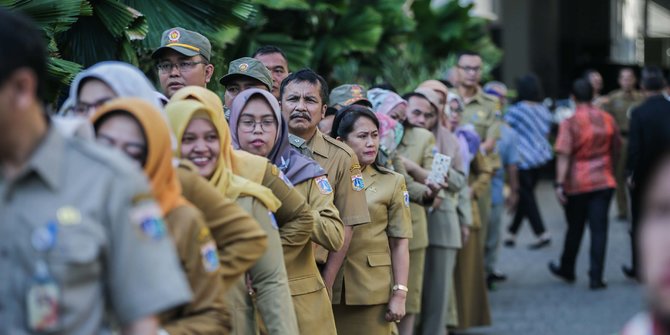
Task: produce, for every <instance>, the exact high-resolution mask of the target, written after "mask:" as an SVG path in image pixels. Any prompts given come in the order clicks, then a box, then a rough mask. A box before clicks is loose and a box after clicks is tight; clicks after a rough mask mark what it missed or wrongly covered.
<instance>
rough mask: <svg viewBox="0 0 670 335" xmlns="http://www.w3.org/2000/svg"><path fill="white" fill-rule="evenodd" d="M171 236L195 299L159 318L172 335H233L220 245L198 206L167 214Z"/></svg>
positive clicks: (166, 221)
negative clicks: (226, 307) (213, 236)
mask: <svg viewBox="0 0 670 335" xmlns="http://www.w3.org/2000/svg"><path fill="white" fill-rule="evenodd" d="M165 223H166V225H167V228H168V231H169V232H170V236H171V237H172V239H173V240H174V243H175V246H176V247H177V254H178V255H179V259H180V261H181V264H182V268H183V269H184V272H185V273H186V278H188V282H189V284H190V285H191V291H192V292H193V300H192V301H191V302H190V303H188V304H186V305H183V306H179V307H177V308H173V309H171V310H168V311H165V312H163V313H161V314H160V315H159V319H160V323H161V326H162V328H163V329H165V331H167V332H168V333H169V334H170V335H178V334H184V335H186V334H203V335H204V334H212V335H216V334H229V333H230V315H229V314H228V312H227V311H226V310H225V303H224V292H223V282H222V281H221V273H220V270H221V266H220V264H219V258H218V256H217V249H216V242H215V241H214V239H213V238H212V235H211V234H210V232H209V229H208V228H207V226H206V225H205V220H204V219H203V217H202V214H201V213H200V212H199V211H198V210H197V209H195V208H194V207H192V206H190V205H187V206H180V207H177V208H175V209H173V210H171V211H170V212H168V213H167V214H166V215H165Z"/></svg>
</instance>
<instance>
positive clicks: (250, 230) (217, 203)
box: [177, 166, 267, 292]
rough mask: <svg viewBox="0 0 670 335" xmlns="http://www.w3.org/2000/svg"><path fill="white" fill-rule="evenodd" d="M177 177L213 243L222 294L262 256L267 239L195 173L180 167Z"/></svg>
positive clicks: (249, 220)
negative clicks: (217, 252) (214, 244)
mask: <svg viewBox="0 0 670 335" xmlns="http://www.w3.org/2000/svg"><path fill="white" fill-rule="evenodd" d="M177 176H178V177H179V182H180V183H181V185H182V195H183V196H184V198H186V199H187V200H188V201H189V202H191V203H192V204H193V205H194V206H196V207H197V208H198V209H199V210H200V211H201V212H202V214H203V216H204V218H205V222H206V224H207V227H208V228H209V230H210V232H211V233H212V236H213V238H214V240H215V241H216V246H217V248H218V250H219V261H221V271H220V273H221V276H222V277H223V290H224V292H225V291H227V290H228V289H229V288H230V286H231V285H233V284H234V283H235V282H236V281H237V279H239V278H240V277H241V276H242V274H244V272H245V271H247V270H248V269H249V268H250V267H251V266H252V265H253V264H254V263H255V262H256V260H257V259H258V258H259V257H261V255H263V253H264V252H265V249H266V245H267V235H266V233H265V231H264V230H263V228H261V226H260V225H259V224H258V222H256V220H254V218H252V217H251V215H249V213H247V212H246V211H245V210H244V209H243V208H242V207H240V206H239V205H238V204H236V203H235V202H234V201H232V200H230V199H227V198H226V197H224V196H223V195H222V194H221V193H220V192H219V191H218V190H217V189H216V188H215V187H214V186H212V185H211V184H210V183H208V182H207V181H206V180H205V179H204V178H202V177H200V175H198V173H197V172H195V171H192V170H189V168H188V167H186V166H180V168H179V169H177Z"/></svg>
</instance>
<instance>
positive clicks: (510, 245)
mask: <svg viewBox="0 0 670 335" xmlns="http://www.w3.org/2000/svg"><path fill="white" fill-rule="evenodd" d="M503 244H504V245H505V246H506V247H508V248H514V246H515V245H516V241H515V240H514V239H512V238H508V239H506V240H505V242H503Z"/></svg>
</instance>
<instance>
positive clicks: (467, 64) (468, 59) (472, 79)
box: [458, 55, 482, 87]
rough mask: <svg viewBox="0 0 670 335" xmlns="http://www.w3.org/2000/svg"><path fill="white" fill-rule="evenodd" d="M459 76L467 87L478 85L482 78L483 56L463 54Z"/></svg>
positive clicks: (459, 64) (459, 65)
mask: <svg viewBox="0 0 670 335" xmlns="http://www.w3.org/2000/svg"><path fill="white" fill-rule="evenodd" d="M458 78H459V81H460V84H461V85H463V86H465V87H476V86H477V85H479V81H480V80H481V78H482V58H481V57H479V56H473V55H463V56H461V58H460V59H459V60H458Z"/></svg>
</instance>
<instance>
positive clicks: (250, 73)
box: [219, 57, 272, 91]
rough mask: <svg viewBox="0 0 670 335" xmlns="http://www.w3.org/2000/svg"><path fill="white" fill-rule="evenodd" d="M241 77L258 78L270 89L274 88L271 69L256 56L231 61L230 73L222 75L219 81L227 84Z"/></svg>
mask: <svg viewBox="0 0 670 335" xmlns="http://www.w3.org/2000/svg"><path fill="white" fill-rule="evenodd" d="M240 77H246V78H251V79H256V80H258V81H260V82H261V83H263V85H265V86H267V88H268V91H270V90H272V74H271V73H270V70H268V68H267V67H265V65H263V63H261V62H260V61H258V60H256V59H254V58H250V57H242V58H239V59H236V60H234V61H232V62H230V65H229V66H228V74H227V75H225V76H223V77H221V79H219V83H221V85H224V86H227V85H228V84H230V83H231V82H232V81H233V80H235V79H237V78H240Z"/></svg>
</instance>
